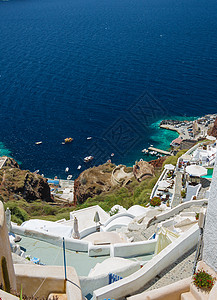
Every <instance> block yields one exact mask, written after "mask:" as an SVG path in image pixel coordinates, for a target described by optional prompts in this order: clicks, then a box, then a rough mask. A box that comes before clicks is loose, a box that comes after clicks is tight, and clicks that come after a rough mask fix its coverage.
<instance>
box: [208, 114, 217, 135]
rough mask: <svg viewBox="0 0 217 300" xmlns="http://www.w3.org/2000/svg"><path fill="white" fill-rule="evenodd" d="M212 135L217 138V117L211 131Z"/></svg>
mask: <svg viewBox="0 0 217 300" xmlns="http://www.w3.org/2000/svg"><path fill="white" fill-rule="evenodd" d="M210 135H211V136H214V137H215V138H217V118H216V119H215V122H214V125H213V127H212V129H211V132H210Z"/></svg>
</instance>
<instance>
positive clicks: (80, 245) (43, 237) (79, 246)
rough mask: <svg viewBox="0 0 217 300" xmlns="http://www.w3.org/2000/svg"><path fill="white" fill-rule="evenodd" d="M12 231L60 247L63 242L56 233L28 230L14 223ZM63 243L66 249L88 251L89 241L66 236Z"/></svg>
mask: <svg viewBox="0 0 217 300" xmlns="http://www.w3.org/2000/svg"><path fill="white" fill-rule="evenodd" d="M12 232H13V233H16V234H19V235H23V236H28V237H31V238H34V239H37V240H40V241H44V242H47V243H50V244H53V245H56V246H59V247H62V243H63V240H62V237H59V236H56V235H52V234H48V233H42V232H38V231H35V230H28V229H26V228H24V227H22V226H18V225H15V224H12ZM65 244H66V249H68V250H73V251H80V252H88V245H89V243H88V242H87V241H81V240H76V239H73V238H68V237H66V238H65Z"/></svg>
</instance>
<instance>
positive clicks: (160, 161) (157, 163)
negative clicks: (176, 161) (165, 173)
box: [149, 156, 167, 169]
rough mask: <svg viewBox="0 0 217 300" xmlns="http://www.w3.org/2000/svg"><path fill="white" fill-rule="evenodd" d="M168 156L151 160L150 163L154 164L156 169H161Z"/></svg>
mask: <svg viewBox="0 0 217 300" xmlns="http://www.w3.org/2000/svg"><path fill="white" fill-rule="evenodd" d="M166 158H167V157H166V156H163V157H160V158H158V159H156V160H151V161H149V164H150V165H152V166H153V167H154V168H155V169H161V168H162V167H163V163H164V161H165V160H166Z"/></svg>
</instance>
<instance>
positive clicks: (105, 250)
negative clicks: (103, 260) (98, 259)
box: [88, 243, 110, 256]
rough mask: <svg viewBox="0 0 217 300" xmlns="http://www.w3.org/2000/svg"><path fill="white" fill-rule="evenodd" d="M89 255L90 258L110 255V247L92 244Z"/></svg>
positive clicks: (90, 244)
mask: <svg viewBox="0 0 217 300" xmlns="http://www.w3.org/2000/svg"><path fill="white" fill-rule="evenodd" d="M88 255H89V256H105V255H110V245H93V244H92V243H89V246H88Z"/></svg>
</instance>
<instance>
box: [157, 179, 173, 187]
mask: <svg viewBox="0 0 217 300" xmlns="http://www.w3.org/2000/svg"><path fill="white" fill-rule="evenodd" d="M170 185H171V183H169V182H167V181H166V180H162V181H160V182H159V184H158V186H159V187H161V188H168V187H169V186H170Z"/></svg>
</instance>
